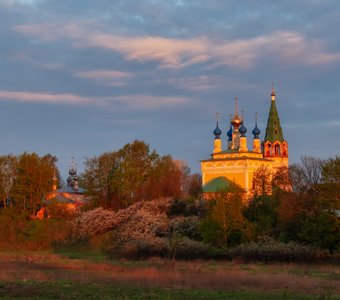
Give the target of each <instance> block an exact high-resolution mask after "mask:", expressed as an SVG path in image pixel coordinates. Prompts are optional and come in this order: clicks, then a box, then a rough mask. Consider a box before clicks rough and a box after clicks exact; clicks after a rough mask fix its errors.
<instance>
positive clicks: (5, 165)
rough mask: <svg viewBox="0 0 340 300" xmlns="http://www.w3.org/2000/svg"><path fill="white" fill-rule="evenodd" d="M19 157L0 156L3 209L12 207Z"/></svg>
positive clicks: (0, 185) (0, 194)
mask: <svg viewBox="0 0 340 300" xmlns="http://www.w3.org/2000/svg"><path fill="white" fill-rule="evenodd" d="M16 168H17V157H16V156H14V155H11V154H10V155H3V156H0V198H1V199H2V203H3V207H5V208H7V206H12V205H13V203H12V201H11V198H10V193H11V190H12V187H13V182H14V179H15V176H16Z"/></svg>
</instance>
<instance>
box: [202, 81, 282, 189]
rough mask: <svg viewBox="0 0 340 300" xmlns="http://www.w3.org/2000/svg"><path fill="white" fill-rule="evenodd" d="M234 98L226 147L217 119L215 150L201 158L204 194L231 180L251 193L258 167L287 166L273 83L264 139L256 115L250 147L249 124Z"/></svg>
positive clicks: (265, 168)
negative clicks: (240, 113)
mask: <svg viewBox="0 0 340 300" xmlns="http://www.w3.org/2000/svg"><path fill="white" fill-rule="evenodd" d="M235 102H236V103H235V113H234V116H233V117H232V118H231V121H230V127H229V131H228V132H227V138H228V140H227V146H226V149H223V146H222V139H221V135H222V131H221V129H220V128H219V123H218V120H217V125H216V129H215V130H214V132H213V133H214V135H215V139H214V148H213V153H212V154H211V157H210V158H209V159H206V160H202V161H201V170H202V187H203V192H204V193H205V195H208V194H209V193H214V192H218V191H219V190H223V189H225V188H226V187H228V186H229V185H230V184H236V185H238V186H239V187H241V188H242V189H243V190H244V191H245V192H246V194H247V195H250V194H251V191H252V183H253V176H254V173H255V172H256V170H258V168H260V167H263V169H264V170H268V171H269V172H270V173H271V174H272V173H274V172H275V171H276V170H278V169H279V168H281V167H288V142H287V141H286V140H285V139H284V137H283V131H282V127H281V124H280V118H279V114H278V111H277V108H276V95H275V90H274V87H273V88H272V93H271V102H270V109H269V116H268V121H267V127H266V133H265V138H264V140H263V141H262V142H261V140H260V133H261V131H260V129H259V128H258V126H257V119H256V121H255V126H254V129H253V130H252V132H251V133H252V146H251V148H250V149H248V143H247V136H246V133H247V128H246V127H245V124H244V120H243V116H240V115H239V113H238V102H237V98H236V101H235Z"/></svg>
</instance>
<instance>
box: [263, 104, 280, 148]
mask: <svg viewBox="0 0 340 300" xmlns="http://www.w3.org/2000/svg"><path fill="white" fill-rule="evenodd" d="M264 141H265V142H266V141H270V142H275V141H280V142H283V141H284V138H283V133H282V127H281V125H280V118H279V114H278V112H277V109H276V104H275V100H272V103H271V105H270V110H269V117H268V122H267V128H266V135H265V138H264Z"/></svg>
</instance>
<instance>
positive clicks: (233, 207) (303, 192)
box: [201, 156, 340, 251]
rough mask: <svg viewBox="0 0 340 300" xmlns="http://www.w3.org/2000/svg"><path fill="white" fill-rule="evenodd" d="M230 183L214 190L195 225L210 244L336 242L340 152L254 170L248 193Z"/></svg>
mask: <svg viewBox="0 0 340 300" xmlns="http://www.w3.org/2000/svg"><path fill="white" fill-rule="evenodd" d="M242 197H244V191H242V190H241V189H240V188H239V187H237V186H233V187H230V188H227V189H225V190H223V191H220V192H219V193H216V194H215V196H214V198H213V200H212V201H211V203H210V209H209V211H208V213H207V215H206V217H205V219H204V220H203V222H202V224H201V226H202V227H201V229H202V233H203V239H204V240H205V241H207V242H209V243H210V244H213V245H216V246H222V247H225V246H235V245H237V244H240V243H243V242H249V241H256V242H259V241H261V240H267V239H271V240H275V241H279V242H284V243H287V242H290V241H295V242H298V243H301V244H306V245H312V246H316V247H320V248H325V249H328V250H330V251H334V250H337V249H339V246H340V156H336V157H335V158H329V159H326V160H321V159H319V158H314V157H311V156H302V157H301V161H300V162H299V163H295V164H292V165H291V166H290V167H289V168H280V169H278V170H277V171H276V172H275V173H271V172H270V170H268V169H267V168H265V167H260V168H258V169H257V171H256V172H255V173H254V178H253V185H252V197H251V198H250V199H248V201H247V202H244V201H241V199H242Z"/></svg>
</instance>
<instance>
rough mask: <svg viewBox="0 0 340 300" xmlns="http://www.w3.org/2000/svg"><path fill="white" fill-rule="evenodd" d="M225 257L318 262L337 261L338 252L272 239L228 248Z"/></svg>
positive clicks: (338, 258) (339, 258)
mask: <svg viewBox="0 0 340 300" xmlns="http://www.w3.org/2000/svg"><path fill="white" fill-rule="evenodd" d="M226 257H228V258H230V259H238V260H242V261H245V262H252V261H262V262H300V263H310V262H315V263H319V262H322V261H329V260H332V261H339V260H340V253H337V254H336V253H335V254H333V255H330V254H329V252H328V251H326V250H323V249H319V248H314V247H311V246H306V245H302V244H298V243H293V242H290V243H287V244H284V243H279V242H276V241H272V240H266V241H263V242H258V243H255V242H250V243H248V244H242V245H239V246H238V247H235V248H232V249H228V250H227V251H226Z"/></svg>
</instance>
